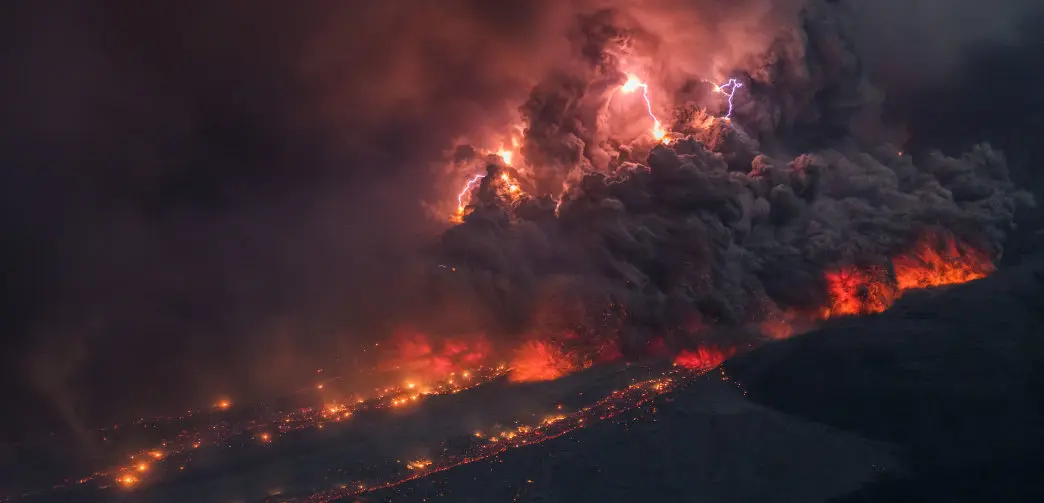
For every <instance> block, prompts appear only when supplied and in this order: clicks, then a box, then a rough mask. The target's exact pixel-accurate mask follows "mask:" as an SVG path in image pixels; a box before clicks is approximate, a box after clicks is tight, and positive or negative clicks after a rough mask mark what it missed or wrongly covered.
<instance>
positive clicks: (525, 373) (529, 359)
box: [509, 340, 582, 382]
mask: <svg viewBox="0 0 1044 503" xmlns="http://www.w3.org/2000/svg"><path fill="white" fill-rule="evenodd" d="M581 369H582V366H581V365H579V364H578V363H577V362H576V360H575V359H574V358H571V357H570V355H568V354H567V353H566V352H565V351H564V350H563V349H562V348H561V347H560V346H559V345H557V344H553V343H551V342H547V341H539V340H533V341H529V342H526V343H525V344H523V345H522V346H521V347H519V348H518V349H516V350H515V352H514V355H513V356H512V358H511V374H510V375H509V379H511V380H512V381H514V382H530V381H550V380H552V379H558V378H559V377H564V376H566V375H569V374H571V373H573V372H576V371H578V370H581Z"/></svg>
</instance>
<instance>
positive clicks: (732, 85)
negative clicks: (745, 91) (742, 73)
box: [714, 79, 743, 120]
mask: <svg viewBox="0 0 1044 503" xmlns="http://www.w3.org/2000/svg"><path fill="white" fill-rule="evenodd" d="M741 87H743V83H742V82H740V81H739V80H736V79H729V80H728V82H726V83H724V84H714V92H716V93H721V94H724V95H725V96H727V97H728V102H729V111H728V112H726V113H725V117H724V118H725V120H732V99H733V97H735V96H736V90H737V89H739V88H741Z"/></svg>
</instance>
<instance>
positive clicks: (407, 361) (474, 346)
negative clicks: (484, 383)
mask: <svg viewBox="0 0 1044 503" xmlns="http://www.w3.org/2000/svg"><path fill="white" fill-rule="evenodd" d="M391 347H392V349H391V350H390V351H389V352H387V353H385V354H384V355H383V358H382V361H381V363H380V365H379V366H378V368H380V369H381V370H384V371H394V372H398V373H401V374H403V375H404V376H406V377H409V378H411V379H412V378H419V379H420V380H421V381H424V382H431V381H442V380H446V379H449V378H450V377H452V376H454V375H457V374H462V373H463V375H464V376H465V377H467V375H468V374H467V373H466V371H467V369H475V368H478V367H482V366H483V365H484V364H485V363H486V360H487V359H488V358H489V354H490V352H491V345H490V343H489V341H488V340H487V339H486V338H485V337H483V336H474V337H455V338H450V337H447V338H429V337H428V336H427V335H425V334H423V333H417V332H408V331H402V332H400V333H398V334H397V335H396V336H395V337H394V343H393V344H392V345H391ZM411 385H412V386H411ZM418 386H419V385H418V384H417V383H415V382H412V381H411V382H408V383H406V387H407V388H408V389H417V388H418Z"/></svg>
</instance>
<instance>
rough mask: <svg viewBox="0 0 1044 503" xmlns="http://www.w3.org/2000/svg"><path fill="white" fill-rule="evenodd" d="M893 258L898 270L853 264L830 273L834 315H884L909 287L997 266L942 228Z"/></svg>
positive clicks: (961, 279) (973, 275) (964, 277)
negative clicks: (941, 230) (890, 270)
mask: <svg viewBox="0 0 1044 503" xmlns="http://www.w3.org/2000/svg"><path fill="white" fill-rule="evenodd" d="M891 262H892V271H893V272H889V271H888V270H887V269H886V268H884V267H881V266H869V267H857V266H848V267H844V268H841V269H839V270H836V271H831V272H829V273H827V274H826V276H825V279H826V283H827V289H828V293H829V295H830V313H829V316H852V315H863V314H873V313H880V312H882V311H884V310H886V309H888V308H890V307H892V304H894V303H895V301H896V300H898V299H899V297H901V296H902V295H903V293H904V292H907V291H909V290H915V289H921V288H932V287H938V286H944V285H956V284H960V283H967V282H969V281H973V280H976V279H980V278H984V277H986V276H988V275H989V274H990V273H992V272H993V271H994V270H995V269H996V266H995V265H994V264H993V260H992V259H991V257H990V255H989V254H988V253H985V252H983V251H981V250H977V249H975V248H973V247H971V246H969V245H967V244H964V243H960V242H958V241H957V240H956V239H955V238H954V237H953V236H950V235H946V234H941V233H938V232H930V233H927V234H925V235H923V236H921V238H919V239H918V240H917V241H916V242H915V243H914V245H913V246H912V247H911V248H910V250H909V251H907V252H906V253H903V254H901V255H898V256H896V257H894V258H892V260H891Z"/></svg>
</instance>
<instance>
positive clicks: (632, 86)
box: [620, 73, 667, 141]
mask: <svg viewBox="0 0 1044 503" xmlns="http://www.w3.org/2000/svg"><path fill="white" fill-rule="evenodd" d="M638 88H641V89H642V98H643V99H645V109H646V111H647V112H648V113H649V117H650V118H652V120H653V128H652V136H653V138H654V139H656V141H662V140H663V139H664V137H666V136H667V131H664V129H663V124H662V123H661V122H660V119H658V118H656V114H654V113H653V110H652V101H650V100H649V84H646V83H645V82H642V81H641V79H639V78H638V76H637V75H635V74H633V73H631V74H628V75H627V82H625V83H624V85H623V87H621V88H620V90H621V91H623V92H625V93H633V92H634V91H637V90H638Z"/></svg>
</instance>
